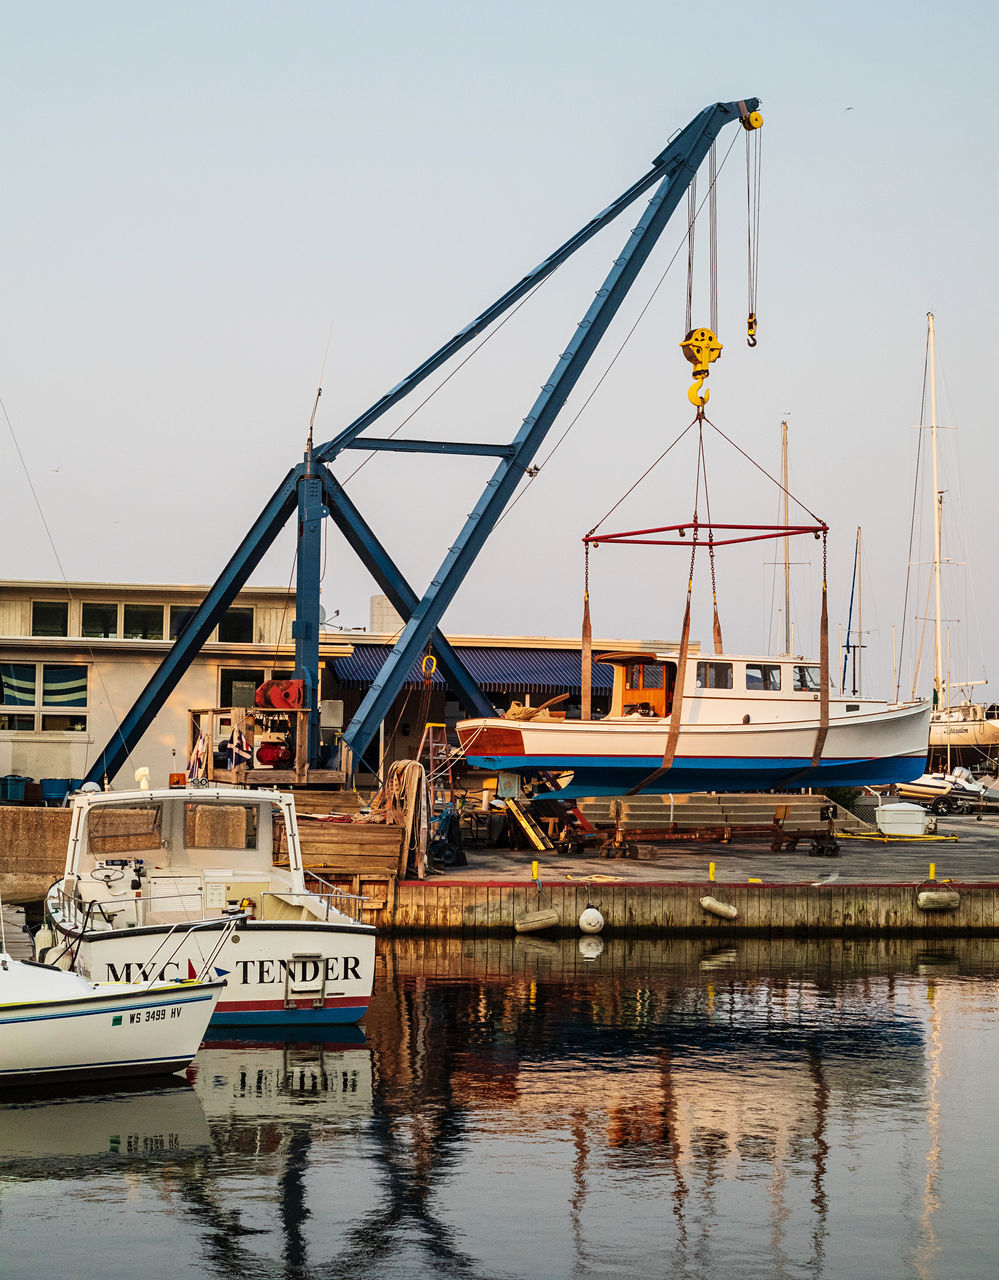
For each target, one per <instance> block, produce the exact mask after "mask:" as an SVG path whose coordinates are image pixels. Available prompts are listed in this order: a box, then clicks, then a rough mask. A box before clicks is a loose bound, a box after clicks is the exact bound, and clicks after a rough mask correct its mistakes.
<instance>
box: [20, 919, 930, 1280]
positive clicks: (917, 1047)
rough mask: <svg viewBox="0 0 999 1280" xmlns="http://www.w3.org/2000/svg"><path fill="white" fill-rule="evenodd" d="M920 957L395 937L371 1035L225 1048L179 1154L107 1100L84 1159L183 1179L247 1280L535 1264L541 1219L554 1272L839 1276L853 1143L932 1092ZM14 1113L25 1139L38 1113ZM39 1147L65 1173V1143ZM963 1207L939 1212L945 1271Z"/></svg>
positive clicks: (80, 1163) (212, 1049) (79, 1168)
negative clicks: (127, 1142) (124, 1120)
mask: <svg viewBox="0 0 999 1280" xmlns="http://www.w3.org/2000/svg"><path fill="white" fill-rule="evenodd" d="M921 951H922V948H920V947H918V946H917V944H915V943H913V944H911V946H910V945H909V944H906V943H896V944H894V945H893V946H892V947H890V948H889V947H888V946H887V945H885V944H878V943H873V942H872V943H871V944H870V945H869V946H867V947H865V948H863V949H861V950H860V952H857V951H854V953H853V954H852V955H845V954H844V951H843V948H842V946H841V945H840V944H823V945H821V946H820V945H816V944H811V945H809V946H808V947H806V946H805V945H804V944H802V943H798V942H791V941H787V942H779V941H771V942H756V943H752V944H748V945H747V944H740V945H739V946H738V947H735V946H729V947H727V948H726V947H721V948H716V949H709V948H705V947H704V946H703V944H702V943H700V942H697V941H693V940H691V941H682V940H678V941H673V942H671V943H669V944H668V945H665V944H656V943H651V942H650V943H629V944H626V943H624V942H620V943H615V942H614V941H609V942H608V944H607V946H606V947H605V949H604V951H603V953H602V954H601V955H599V956H598V957H597V958H596V959H595V960H593V961H589V960H586V959H584V958H583V957H582V956H581V955H580V953H579V950H578V947H577V944H576V941H575V940H574V939H570V940H567V941H565V942H552V943H544V942H542V941H539V940H538V939H521V940H513V939H511V940H504V941H502V942H496V941H490V942H489V943H488V944H487V943H481V944H480V943H478V942H474V943H473V942H455V943H453V944H452V943H446V944H443V943H442V944H439V945H438V946H437V947H436V948H435V950H434V951H433V953H432V954H428V951H427V947H426V943H425V941H423V940H420V941H417V940H411V941H410V940H402V939H400V940H396V941H395V942H394V943H392V944H383V956H384V959H385V964H386V969H385V973H384V976H383V980H382V981H381V982H380V984H379V987H378V990H377V992H376V998H375V1000H374V1002H373V1004H372V1008H371V1011H370V1013H369V1015H368V1018H367V1020H366V1023H365V1031H364V1033H363V1036H361V1037H360V1039H359V1041H358V1042H357V1043H354V1044H347V1043H343V1042H342V1041H341V1042H340V1043H337V1044H326V1045H324V1044H310V1043H298V1044H296V1043H293V1042H289V1043H274V1042H272V1041H269V1040H267V1039H266V1038H261V1039H249V1038H246V1037H241V1038H240V1039H239V1040H227V1041H210V1042H209V1043H208V1044H207V1045H206V1046H205V1048H204V1049H203V1050H202V1052H201V1053H200V1054H199V1056H198V1058H197V1059H196V1062H195V1065H194V1068H192V1071H191V1081H192V1084H193V1088H187V1089H184V1088H183V1086H182V1087H181V1090H180V1091H179V1092H180V1094H181V1095H182V1096H183V1097H184V1098H185V1100H186V1101H185V1106H186V1107H188V1109H190V1108H191V1107H192V1106H193V1108H194V1111H193V1112H191V1114H190V1115H189V1116H188V1120H189V1121H190V1122H191V1123H188V1126H187V1130H186V1131H185V1134H186V1136H184V1137H182V1138H179V1139H178V1140H177V1142H176V1144H175V1147H174V1149H173V1150H172V1151H169V1152H167V1153H166V1155H165V1156H164V1158H158V1159H152V1160H148V1161H142V1160H141V1159H138V1158H136V1159H135V1160H132V1159H130V1158H129V1156H128V1154H127V1153H126V1154H120V1153H118V1152H113V1153H111V1152H109V1151H108V1148H107V1146H106V1138H104V1137H101V1136H100V1135H101V1134H104V1133H105V1131H109V1127H108V1126H109V1123H110V1121H109V1117H110V1116H112V1115H113V1111H108V1108H114V1107H115V1106H119V1107H120V1105H121V1104H120V1102H119V1103H116V1102H114V1101H113V1100H112V1101H107V1100H98V1099H95V1100H92V1101H90V1102H89V1103H88V1104H86V1105H89V1106H90V1107H91V1108H93V1109H94V1116H96V1117H98V1121H97V1122H95V1126H96V1130H97V1131H98V1133H97V1137H96V1138H95V1146H96V1148H98V1149H97V1150H95V1151H94V1152H91V1153H89V1154H88V1153H82V1154H80V1155H79V1156H78V1158H76V1160H75V1163H74V1161H73V1160H66V1159H64V1160H63V1161H62V1165H61V1168H62V1176H63V1177H65V1178H76V1179H77V1180H79V1181H80V1182H86V1181H87V1180H88V1178H92V1177H93V1175H94V1174H95V1173H96V1172H98V1171H99V1172H100V1175H101V1187H102V1188H103V1190H102V1192H101V1195H102V1196H103V1197H106V1196H107V1195H108V1194H109V1192H108V1190H107V1187H108V1182H107V1179H108V1175H109V1174H110V1173H112V1172H113V1170H114V1169H118V1168H121V1169H123V1170H124V1169H127V1170H128V1174H129V1176H130V1177H138V1178H140V1179H144V1180H147V1181H150V1182H152V1183H156V1184H159V1185H161V1186H162V1187H163V1190H164V1198H165V1200H166V1201H168V1202H169V1204H170V1206H171V1213H172V1214H174V1215H175V1214H176V1213H177V1212H178V1211H179V1212H180V1214H181V1217H182V1218H183V1219H185V1220H186V1221H187V1223H188V1224H190V1226H191V1227H193V1229H194V1231H195V1234H196V1236H197V1237H198V1241H199V1244H198V1246H197V1247H198V1252H199V1255H200V1256H199V1259H198V1262H199V1266H200V1267H201V1269H202V1270H203V1271H204V1272H205V1273H207V1274H209V1275H215V1276H219V1277H225V1278H226V1280H228V1278H229V1277H234V1276H237V1275H239V1276H247V1277H254V1276H257V1275H260V1276H264V1275H267V1276H274V1275H282V1276H285V1277H287V1278H288V1280H307V1278H308V1280H311V1277H314V1276H324V1277H332V1276H334V1275H335V1276H337V1277H340V1276H344V1277H368V1276H370V1277H379V1278H381V1277H389V1276H394V1275H396V1274H398V1275H403V1274H405V1275H407V1276H413V1275H416V1276H420V1275H427V1276H430V1275H439V1274H443V1275H451V1276H476V1277H487V1276H489V1275H493V1274H495V1275H497V1276H499V1275H505V1276H509V1275H519V1274H530V1273H531V1271H532V1265H533V1266H534V1267H535V1268H536V1266H537V1261H538V1252H537V1250H538V1248H539V1247H540V1246H539V1235H543V1236H544V1237H545V1243H544V1249H545V1268H546V1272H547V1273H550V1274H553V1275H555V1274H558V1275H561V1274H565V1275H571V1274H582V1273H585V1272H586V1271H588V1270H591V1269H592V1270H594V1271H601V1270H603V1271H608V1270H609V1271H611V1272H613V1271H614V1269H615V1267H621V1268H623V1269H627V1268H628V1267H630V1268H631V1270H632V1272H633V1273H634V1274H637V1275H641V1274H645V1273H646V1272H645V1271H643V1265H647V1264H648V1263H649V1261H650V1259H653V1258H654V1259H656V1273H657V1274H669V1273H670V1271H671V1269H672V1270H673V1271H674V1272H676V1273H677V1274H687V1273H691V1274H703V1275H714V1274H717V1273H719V1272H720V1271H722V1270H724V1269H725V1267H726V1266H727V1265H729V1264H731V1262H732V1260H733V1259H734V1258H736V1257H738V1256H740V1250H742V1252H743V1253H745V1249H746V1248H749V1249H750V1253H751V1256H753V1257H756V1258H757V1259H760V1260H762V1261H764V1262H765V1269H766V1270H767V1272H768V1274H774V1275H791V1274H798V1273H800V1272H801V1271H808V1272H809V1273H810V1274H812V1275H822V1274H825V1273H826V1272H827V1269H829V1271H830V1274H831V1273H832V1270H831V1263H830V1262H829V1259H828V1256H827V1255H828V1250H829V1241H830V1236H831V1234H832V1233H833V1231H834V1227H835V1223H836V1213H837V1211H839V1212H842V1207H841V1202H842V1198H843V1195H842V1182H841V1181H840V1182H835V1183H834V1184H832V1186H831V1185H830V1180H829V1178H830V1174H829V1169H830V1164H831V1162H833V1161H834V1160H835V1161H836V1162H837V1164H838V1166H839V1167H840V1168H841V1167H842V1164H843V1161H844V1158H845V1159H846V1160H847V1161H848V1162H850V1161H852V1162H853V1164H854V1165H856V1164H857V1163H858V1160H857V1158H856V1153H854V1152H851V1150H850V1144H851V1143H852V1142H855V1141H856V1130H855V1128H852V1127H851V1126H863V1125H864V1124H865V1123H866V1122H867V1121H871V1122H872V1123H873V1122H876V1121H877V1119H878V1116H877V1112H878V1111H879V1110H881V1111H883V1112H884V1113H885V1114H886V1115H890V1116H891V1117H892V1121H893V1123H894V1122H895V1121H897V1120H898V1117H899V1116H900V1115H902V1114H903V1113H906V1112H908V1113H912V1114H918V1112H919V1109H920V1108H921V1107H922V1106H923V1105H924V1104H925V1100H926V1096H927V1088H928V1084H927V1047H926V1028H927V1025H928V1020H927V1018H926V1017H924V1016H923V1015H924V1013H925V1009H922V1008H921V1007H920V1006H919V1003H918V1001H914V999H913V993H912V990H911V987H910V984H911V983H913V982H916V983H918V982H919V980H920V979H919V973H918V954H917V953H918V952H921ZM900 981H901V982H902V989H903V992H904V998H903V999H901V1000H900V999H899V996H898V993H899V983H900ZM937 1000H938V1002H939V995H938V996H937ZM177 1093H178V1090H176V1089H173V1090H170V1091H168V1092H167V1093H166V1094H164V1095H162V1096H160V1095H157V1094H156V1093H155V1091H154V1092H153V1093H152V1094H150V1098H149V1102H148V1107H149V1118H148V1120H147V1121H146V1122H140V1121H138V1120H134V1119H133V1122H132V1128H133V1129H134V1131H135V1133H136V1134H140V1135H141V1127H142V1123H145V1124H146V1129H147V1130H148V1133H149V1134H152V1133H153V1132H154V1131H158V1129H157V1126H159V1129H162V1127H163V1126H162V1122H161V1113H162V1105H163V1103H162V1097H170V1096H173V1095H176V1094H177ZM46 1105H50V1106H52V1107H55V1108H58V1107H64V1106H67V1105H71V1104H69V1103H67V1102H65V1101H64V1100H59V1101H54V1102H51V1103H48V1104H46ZM76 1105H80V1104H76ZM173 1105H174V1106H175V1105H176V1104H173ZM158 1108H159V1110H158ZM0 1111H2V1112H3V1113H4V1114H0V1137H2V1136H3V1135H4V1133H5V1125H6V1126H7V1132H8V1133H9V1127H10V1126H9V1123H8V1122H9V1121H10V1118H11V1116H12V1115H13V1114H15V1113H12V1112H10V1110H9V1107H5V1108H2V1109H0ZM37 1115H38V1108H37V1107H36V1109H35V1120H36V1121H37ZM101 1117H103V1118H101ZM198 1117H200V1121H199V1120H198ZM36 1127H37V1126H36ZM112 1127H113V1126H112ZM121 1127H122V1126H121V1125H118V1128H121ZM175 1127H176V1126H175ZM61 1128H62V1126H61V1125H60V1124H59V1123H58V1122H57V1121H56V1120H55V1119H53V1123H52V1124H51V1125H49V1126H48V1127H47V1129H46V1132H49V1133H50V1135H51V1142H52V1143H53V1146H54V1147H55V1148H58V1147H59V1145H60V1138H59V1136H58V1134H59V1131H60V1129H61ZM26 1132H27V1131H26ZM177 1132H180V1129H179V1128H177ZM147 1136H148V1135H147ZM101 1142H104V1143H105V1147H104V1150H103V1151H100V1150H99V1148H100V1145H101ZM22 1145H23V1146H25V1147H26V1148H30V1145H31V1144H30V1141H27V1140H26V1141H24V1142H23V1143H22ZM135 1145H137V1146H139V1147H141V1145H142V1139H141V1136H140V1137H138V1138H136V1139H135ZM5 1146H7V1147H9V1143H5ZM907 1150H908V1148H907V1147H905V1146H904V1145H903V1148H902V1151H901V1152H896V1155H897V1158H898V1167H897V1168H896V1169H895V1171H894V1176H895V1177H896V1179H897V1181H898V1182H899V1184H900V1185H902V1184H905V1185H908V1183H907V1180H910V1181H911V1179H912V1178H913V1174H912V1170H911V1168H910V1167H909V1164H908V1163H906V1161H907V1160H908V1156H906V1151H907ZM934 1150H935V1154H934V1156H933V1159H934V1160H935V1162H936V1163H935V1164H934V1165H933V1168H934V1170H935V1171H937V1172H935V1174H934V1177H933V1178H932V1179H925V1183H926V1188H927V1189H928V1193H932V1195H934V1196H935V1197H937V1200H938V1199H939V1192H938V1186H939V1177H938V1170H939V1166H940V1162H941V1160H942V1156H941V1155H940V1150H939V1143H938V1144H937V1147H936V1148H935V1149H934ZM885 1151H888V1147H887V1146H886V1147H885ZM910 1154H911V1153H910ZM53 1158H55V1157H54V1156H53ZM886 1158H887V1157H886ZM891 1158H892V1159H894V1158H895V1156H894V1155H893V1156H891ZM22 1159H23V1161H24V1164H23V1176H24V1177H26V1178H33V1177H42V1176H44V1170H43V1168H42V1167H41V1165H42V1163H44V1161H43V1159H42V1155H41V1153H39V1152H38V1151H37V1150H36V1151H34V1152H33V1153H30V1152H29V1151H27V1150H26V1151H25V1152H24V1154H23V1157H22ZM50 1163H51V1162H50ZM920 1167H921V1168H922V1167H924V1166H922V1165H920ZM883 1173H884V1166H883V1165H882V1166H879V1173H878V1175H877V1176H878V1177H879V1178H880V1177H882V1176H883ZM4 1174H5V1175H6V1176H10V1165H9V1164H8V1163H7V1162H5V1169H4ZM920 1189H921V1188H919V1187H917V1186H916V1184H915V1183H913V1184H912V1187H911V1188H910V1191H911V1192H912V1193H913V1194H914V1195H915V1197H916V1198H918V1194H919V1191H920ZM872 1194H874V1192H873V1191H872ZM761 1195H762V1196H763V1197H764V1199H763V1200H762V1201H761V1200H760V1196H761ZM2 1203H3V1194H2V1191H0V1208H2ZM762 1205H765V1206H766V1208H765V1210H764V1211H763V1212H762V1213H761V1206H762ZM940 1212H941V1210H940V1208H939V1205H938V1204H937V1205H936V1207H935V1208H934V1209H933V1214H935V1215H936V1216H935V1218H933V1220H932V1221H931V1220H930V1218H928V1217H927V1215H926V1212H925V1211H924V1212H923V1214H922V1218H921V1219H919V1218H918V1215H917V1220H915V1221H914V1225H913V1228H912V1236H913V1241H914V1243H913V1244H912V1249H911V1252H912V1255H913V1262H914V1263H915V1264H916V1268H917V1270H918V1271H919V1274H922V1275H930V1274H932V1272H931V1270H930V1269H928V1267H927V1266H926V1263H925V1259H926V1258H927V1257H930V1256H932V1254H933V1250H934V1249H935V1248H936V1245H935V1243H934V1239H935V1237H934V1238H931V1236H930V1235H928V1232H930V1231H932V1230H935V1224H937V1223H938V1222H939V1217H940ZM931 1217H932V1215H931ZM7 1225H9V1223H7V1222H6V1221H5V1219H4V1218H3V1217H0V1247H2V1246H3V1244H4V1237H5V1234H6V1231H5V1227H6V1226H7ZM147 1229H148V1224H147ZM164 1230H166V1231H169V1230H170V1228H169V1226H168V1225H167V1224H166V1223H164ZM920 1232H922V1235H920ZM747 1241H748V1243H747ZM53 1248H54V1249H55V1250H56V1253H58V1232H55V1238H54V1240H53V1241H51V1242H50V1251H51V1250H52V1249H53ZM920 1258H921V1259H922V1260H923V1266H922V1267H920V1266H919V1259H920ZM532 1260H533V1261H532Z"/></svg>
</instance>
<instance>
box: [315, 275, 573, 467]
mask: <svg viewBox="0 0 999 1280" xmlns="http://www.w3.org/2000/svg"><path fill="white" fill-rule="evenodd" d="M564 265H565V264H564V263H560V264H559V266H558V267H556V268H555V270H554V271H553V272H551V274H550V275H547V276H546V277H545V278H544V280H539V281H538V283H537V284H536V285H535V286H534V288H533V289H532V290H531V291H530V293H526V294H525V295H524V296H523V297H522V298H521V300H520V301H519V302H518V303H517V305H516V306H514V307H511V308H510V310H509V311H508V312H507V313H506V315H505V316H504V317H503V319H502V320H500V322H499V323H498V324H497V325H495V326H494V327H493V328H492V329H490V331H489V332H488V333H487V334H486V335H485V336H484V337H483V339H482V341H481V342H479V343H477V344H476V345H475V346H474V347H473V348H472V349H471V351H469V353H468V355H466V356H465V357H464V358H463V359H462V360H460V361H459V362H458V363H457V364H456V365H455V367H454V368H453V369H452V370H451V372H450V373H449V374H448V375H447V376H446V377H445V378H442V379H441V381H440V382H439V383H438V384H437V386H436V387H434V389H433V390H432V391H430V392H428V393H427V395H425V396H424V397H423V399H422V400H421V401H420V403H419V404H418V405H417V406H416V407H415V409H413V410H412V412H411V413H408V414H407V415H406V417H405V418H403V420H402V421H401V422H400V423H399V425H398V426H397V427H396V428H395V429H394V430H393V431H390V432H389V434H388V439H389V440H394V439H395V437H396V436H397V435H398V434H399V432H400V431H401V430H402V429H403V427H404V426H406V424H407V423H408V422H411V421H412V419H413V418H415V417H416V415H417V414H418V413H419V412H420V410H421V409H422V408H423V407H424V406H425V405H427V404H429V403H430V401H431V400H432V399H433V398H434V396H435V395H436V394H437V393H438V391H441V390H443V388H444V387H445V386H447V384H448V383H449V382H450V381H451V379H452V378H453V377H454V376H455V374H456V373H458V372H459V371H460V370H461V369H463V368H464V367H465V365H466V364H468V362H469V360H471V359H472V358H473V356H477V355H478V354H479V352H480V351H481V350H482V348H483V347H484V346H485V345H486V343H487V342H491V341H492V340H493V338H495V337H496V335H497V334H498V333H499V331H500V329H502V328H503V326H504V325H505V324H508V323H509V322H510V321H511V320H512V319H513V317H514V316H515V315H516V314H517V312H518V311H519V310H520V308H521V307H523V306H525V305H526V304H527V303H528V302H530V300H531V299H532V298H533V297H534V295H535V294H536V293H537V292H538V290H539V289H543V288H544V286H545V285H546V284H547V283H548V281H549V280H551V279H552V278H553V277H554V276H555V275H557V274H558V272H559V271H560V270H561V269H562V267H563V266H564ZM374 456H375V453H374V452H372V453H369V454H368V456H367V457H366V458H364V459H363V460H362V461H361V462H360V463H359V464H358V465H357V466H356V467H355V468H354V470H353V471H352V472H351V473H350V474H349V475H348V476H347V477H346V479H344V480H342V481H341V484H342V485H343V487H344V488H346V487H347V485H348V484H349V483H350V482H351V480H353V478H354V477H355V476H356V475H357V473H358V472H359V471H361V470H362V469H363V468H364V467H366V466H367V465H368V463H369V462H370V461H371V459H372V458H373V457H374Z"/></svg>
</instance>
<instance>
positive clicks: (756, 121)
mask: <svg viewBox="0 0 999 1280" xmlns="http://www.w3.org/2000/svg"><path fill="white" fill-rule="evenodd" d="M739 105H740V106H742V105H743V104H742V103H740V104H739ZM739 123H740V124H741V125H742V127H743V128H744V129H745V130H746V131H747V132H748V131H750V130H752V129H762V128H763V117H762V116H761V115H760V113H759V112H758V111H744V112H743V114H742V115H740V117H739Z"/></svg>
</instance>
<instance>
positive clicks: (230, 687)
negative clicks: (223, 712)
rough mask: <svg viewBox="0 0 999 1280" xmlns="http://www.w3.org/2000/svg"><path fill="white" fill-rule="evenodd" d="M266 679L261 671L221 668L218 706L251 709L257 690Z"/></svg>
mask: <svg viewBox="0 0 999 1280" xmlns="http://www.w3.org/2000/svg"><path fill="white" fill-rule="evenodd" d="M266 679H267V676H266V674H265V673H264V671H263V670H260V671H247V670H244V669H238V668H235V667H222V668H221V669H220V671H219V706H220V707H252V706H253V705H254V695H255V693H256V692H257V688H258V687H259V686H260V685H262V684H263V683H264V681H265V680H266Z"/></svg>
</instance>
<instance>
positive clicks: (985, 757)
mask: <svg viewBox="0 0 999 1280" xmlns="http://www.w3.org/2000/svg"><path fill="white" fill-rule="evenodd" d="M926 341H927V373H928V377H929V392H930V421H929V423H924V424H923V427H922V429H923V430H928V431H929V433H930V455H931V468H932V473H931V479H932V485H933V554H932V561H931V573H932V580H931V586H932V592H933V609H934V611H933V714H932V716H931V718H930V731H929V757H928V761H929V767H930V769H931V770H932V771H933V776H936V775H944V776H946V775H950V774H951V773H952V771H953V769H954V767H955V766H964V767H965V768H971V769H973V770H975V771H976V772H979V773H981V772H983V771H988V770H989V769H990V768H991V769H992V770H994V769H995V767H996V764H997V762H999V705H997V704H995V703H982V702H975V701H974V700H973V699H972V697H971V696H970V691H971V688H972V687H973V686H975V685H978V684H984V683H986V682H985V681H984V680H956V681H955V680H952V679H951V673H950V669H949V668H950V660H949V647H950V646H949V633H948V639H947V642H946V643H945V641H944V622H943V617H944V613H943V600H942V597H943V589H942V569H943V566H944V564H945V563H947V561H946V560H945V558H944V555H943V506H944V496H945V495H944V491H943V489H942V488H941V484H940V464H939V451H938V433H939V431H940V430H942V429H943V428H941V427H940V425H939V424H938V422H937V383H936V347H935V330H934V322H933V312H932V311H931V312H929V313H928V315H927V337H926ZM917 678H918V664H917V670H916V676H915V678H914V680H913V685H915V680H916V679H917ZM955 690H960V691H961V692H962V693H963V695H964V696H963V697H961V698H960V699H959V700H957V701H954V700H953V699H952V692H953V691H955Z"/></svg>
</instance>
